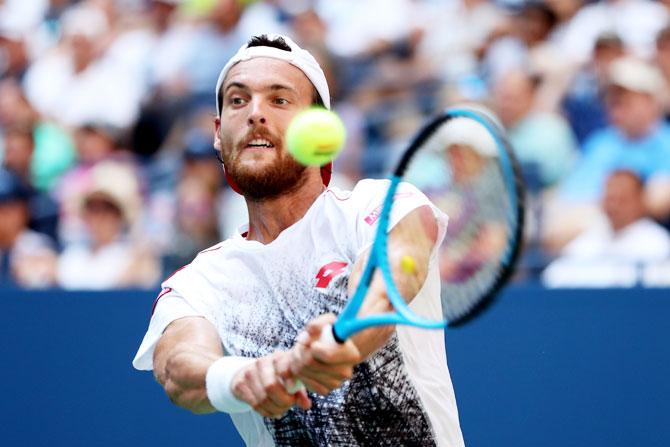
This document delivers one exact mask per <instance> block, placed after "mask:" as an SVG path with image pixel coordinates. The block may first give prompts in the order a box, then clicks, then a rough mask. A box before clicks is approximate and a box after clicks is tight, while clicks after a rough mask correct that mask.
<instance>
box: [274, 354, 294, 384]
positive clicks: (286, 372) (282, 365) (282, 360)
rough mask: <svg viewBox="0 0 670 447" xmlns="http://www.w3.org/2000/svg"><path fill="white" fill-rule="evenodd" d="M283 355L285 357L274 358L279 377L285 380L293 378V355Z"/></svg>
mask: <svg viewBox="0 0 670 447" xmlns="http://www.w3.org/2000/svg"><path fill="white" fill-rule="evenodd" d="M283 354H284V355H277V356H274V358H273V362H274V368H275V371H276V373H277V375H278V376H279V377H280V378H281V379H283V380H285V379H289V378H291V377H292V376H293V372H292V371H291V359H292V354H293V353H292V352H285V353H283Z"/></svg>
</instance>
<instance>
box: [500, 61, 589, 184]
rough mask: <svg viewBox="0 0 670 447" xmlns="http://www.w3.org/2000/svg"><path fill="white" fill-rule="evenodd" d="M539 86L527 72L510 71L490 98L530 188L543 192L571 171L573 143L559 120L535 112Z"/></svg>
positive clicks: (563, 121) (574, 144) (561, 120)
mask: <svg viewBox="0 0 670 447" xmlns="http://www.w3.org/2000/svg"><path fill="white" fill-rule="evenodd" d="M538 84H539V80H537V79H536V78H534V77H532V76H531V75H529V74H528V73H526V72H523V71H521V70H514V71H510V72H508V73H507V74H506V75H503V76H502V77H501V78H500V80H499V82H498V83H497V84H496V85H495V88H494V92H493V98H494V105H495V109H496V111H497V112H498V115H499V116H500V119H501V121H502V123H503V124H504V126H505V127H506V128H507V131H508V136H509V139H510V143H512V146H513V147H514V151H515V152H516V154H517V156H518V158H519V161H520V162H521V164H522V168H523V169H524V171H525V172H526V174H527V180H528V181H529V182H530V183H531V185H530V186H531V187H532V188H533V189H544V188H547V187H550V186H552V185H554V184H555V183H557V182H558V181H559V180H561V179H562V178H563V177H564V176H565V175H566V174H567V173H568V172H569V171H570V169H571V168H572V165H573V161H574V158H575V153H576V143H575V140H574V136H573V134H572V131H571V130H570V127H569V126H568V124H567V122H566V121H565V120H564V119H563V118H562V117H561V116H559V115H557V114H553V113H548V112H542V111H538V110H537V108H536V103H535V97H536V96H535V95H536V92H537V88H538Z"/></svg>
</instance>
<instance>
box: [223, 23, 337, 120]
mask: <svg viewBox="0 0 670 447" xmlns="http://www.w3.org/2000/svg"><path fill="white" fill-rule="evenodd" d="M251 47H270V48H276V49H278V50H282V51H293V50H291V47H290V46H289V45H288V43H286V41H285V40H284V38H283V37H281V36H279V37H275V38H274V39H270V38H269V37H268V35H267V34H261V35H258V36H253V37H252V38H251V39H249V42H247V48H251ZM216 96H217V98H218V103H219V110H217V112H218V114H219V116H221V111H222V110H223V85H221V88H220V89H219V91H218V92H216ZM312 105H313V106H318V107H325V105H324V103H323V99H322V98H321V95H319V92H318V91H316V87H314V94H313V96H312Z"/></svg>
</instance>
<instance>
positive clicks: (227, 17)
mask: <svg viewBox="0 0 670 447" xmlns="http://www.w3.org/2000/svg"><path fill="white" fill-rule="evenodd" d="M213 5H214V6H213V7H212V8H211V10H210V11H209V13H208V15H207V17H206V22H205V23H204V24H203V25H201V26H199V27H198V28H197V29H196V31H195V35H194V36H193V39H192V40H191V41H190V43H189V48H188V52H187V56H186V65H185V66H184V72H183V74H184V76H185V78H184V79H185V81H186V82H187V84H186V86H187V89H188V93H189V94H190V95H191V96H192V97H193V100H194V101H195V102H196V104H197V105H207V106H210V105H211V93H212V85H216V81H217V78H218V77H219V72H220V71H221V67H223V66H224V65H225V63H226V61H227V60H228V59H230V58H231V57H232V56H233V54H235V52H236V51H237V50H238V48H239V47H240V46H241V45H242V44H244V43H245V42H246V41H247V40H248V39H249V36H247V35H243V31H242V30H241V29H240V28H239V26H238V25H239V23H240V18H241V17H242V5H241V3H240V2H239V1H237V0H215V1H214V2H213ZM203 49H206V51H203Z"/></svg>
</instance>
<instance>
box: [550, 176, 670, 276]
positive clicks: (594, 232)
mask: <svg viewBox="0 0 670 447" xmlns="http://www.w3.org/2000/svg"><path fill="white" fill-rule="evenodd" d="M601 207H602V211H603V216H602V218H601V219H600V220H598V221H597V222H596V223H595V224H593V225H592V226H591V227H590V228H589V229H587V230H586V231H585V232H583V233H582V234H580V235H579V236H577V238H576V239H574V240H572V241H571V242H570V243H569V244H568V245H566V246H565V248H564V249H563V251H562V253H561V256H560V257H559V258H558V259H557V260H555V261H554V262H552V263H551V264H550V265H549V266H548V267H547V269H546V270H545V271H544V273H543V281H544V283H545V284H546V285H548V286H550V287H560V286H563V287H569V286H573V287H578V286H579V287H581V286H601V287H609V286H620V285H621V286H631V285H634V284H635V282H636V281H637V266H638V265H639V264H647V263H657V262H662V261H665V260H668V259H670V234H668V231H667V230H666V229H665V228H663V227H662V226H660V225H659V224H658V223H656V222H655V221H654V220H652V219H650V218H649V217H648V213H647V210H646V207H645V201H644V183H643V180H642V179H641V178H640V177H639V176H638V174H636V173H635V172H633V171H630V170H617V171H614V172H613V173H612V174H610V175H609V177H608V178H607V182H606V186H605V194H604V197H603V200H602V204H601Z"/></svg>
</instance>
